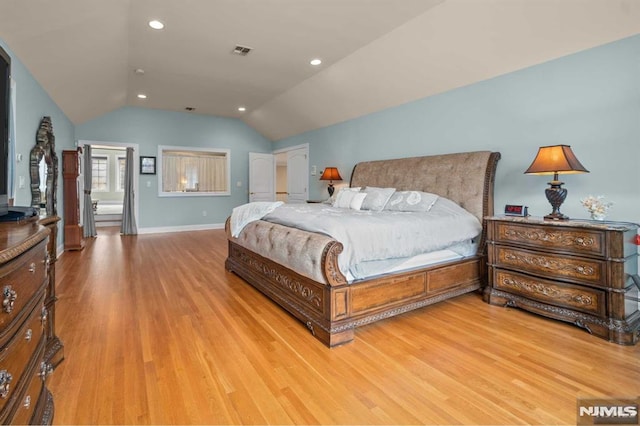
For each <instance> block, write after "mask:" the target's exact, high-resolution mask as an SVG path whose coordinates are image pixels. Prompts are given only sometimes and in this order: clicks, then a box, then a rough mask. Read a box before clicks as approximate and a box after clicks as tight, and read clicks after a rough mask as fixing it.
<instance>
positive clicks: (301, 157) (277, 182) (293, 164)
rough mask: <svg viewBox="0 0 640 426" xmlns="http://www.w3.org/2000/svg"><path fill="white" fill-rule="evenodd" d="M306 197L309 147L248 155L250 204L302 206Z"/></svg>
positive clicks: (306, 145) (307, 192)
mask: <svg viewBox="0 0 640 426" xmlns="http://www.w3.org/2000/svg"><path fill="white" fill-rule="evenodd" d="M308 194H309V145H308V144H303V145H297V146H293V147H289V148H285V149H280V150H278V151H274V152H273V153H272V154H262V153H252V152H250V153H249V201H250V202H252V201H274V200H276V201H283V202H285V203H305V202H307V200H308Z"/></svg>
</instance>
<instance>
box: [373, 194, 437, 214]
mask: <svg viewBox="0 0 640 426" xmlns="http://www.w3.org/2000/svg"><path fill="white" fill-rule="evenodd" d="M436 201H438V196H437V195H436V194H432V193H430V192H422V191H396V192H395V193H394V194H393V195H392V196H391V198H390V199H389V201H388V202H387V205H386V206H385V207H384V209H385V210H393V211H402V212H428V211H429V210H431V207H433V205H434V204H435V202H436Z"/></svg>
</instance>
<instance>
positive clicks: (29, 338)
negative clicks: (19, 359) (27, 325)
mask: <svg viewBox="0 0 640 426" xmlns="http://www.w3.org/2000/svg"><path fill="white" fill-rule="evenodd" d="M32 337H33V331H32V330H31V329H28V330H27V332H26V333H25V335H24V338H25V340H26V341H27V342H30V341H31V338H32Z"/></svg>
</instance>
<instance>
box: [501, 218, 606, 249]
mask: <svg viewBox="0 0 640 426" xmlns="http://www.w3.org/2000/svg"><path fill="white" fill-rule="evenodd" d="M497 228H498V229H497V231H498V232H497V238H496V242H510V243H516V244H518V245H526V246H530V247H534V248H538V249H544V248H546V249H553V250H556V251H565V252H567V253H573V254H577V253H584V254H591V255H596V256H604V255H605V246H606V245H605V233H604V232H602V231H598V230H593V229H581V228H574V229H572V228H562V227H557V226H528V225H521V224H518V223H504V222H498V223H497Z"/></svg>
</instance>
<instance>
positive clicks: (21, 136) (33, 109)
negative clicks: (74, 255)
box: [0, 40, 75, 245]
mask: <svg viewBox="0 0 640 426" xmlns="http://www.w3.org/2000/svg"><path fill="white" fill-rule="evenodd" d="M0 45H1V46H2V47H3V49H4V50H5V51H6V52H7V53H8V54H9V56H11V77H12V79H13V80H14V81H15V82H16V92H15V95H16V112H15V118H16V129H15V139H16V144H15V146H16V151H15V154H16V156H17V155H19V154H21V155H22V161H21V162H18V163H15V175H16V187H15V200H14V204H15V205H16V206H28V205H30V204H31V189H30V187H29V185H30V183H31V178H30V174H29V154H30V152H31V149H32V148H33V147H34V146H35V144H36V132H37V131H38V127H39V126H40V121H41V120H42V117H44V116H50V117H51V122H52V124H53V133H54V135H55V138H56V152H57V153H58V158H59V159H60V161H61V158H62V151H63V150H65V149H75V134H74V133H75V128H74V126H73V124H72V123H71V121H70V120H69V119H68V118H67V116H66V115H65V114H64V113H63V112H62V110H61V109H60V108H58V106H57V105H56V104H55V102H53V100H52V99H51V98H50V97H49V95H48V94H47V92H45V91H44V89H42V86H40V84H39V83H38V82H37V81H36V80H35V79H34V78H33V76H32V75H31V73H30V72H29V70H27V69H26V68H25V66H24V65H23V64H22V62H20V58H18V57H17V56H16V55H15V54H14V53H13V52H12V51H11V49H10V48H9V46H7V45H6V44H5V43H4V41H3V40H0ZM15 159H16V158H12V159H10V160H11V161H14V160H15ZM20 177H22V178H23V179H24V187H23V188H20V187H18V184H19V178H20ZM58 182H59V183H60V184H59V185H58V215H59V216H60V217H62V215H63V203H62V184H61V182H62V167H59V170H58ZM58 229H59V230H62V229H63V228H62V222H60V224H59V225H58ZM61 244H62V232H58V245H61Z"/></svg>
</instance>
